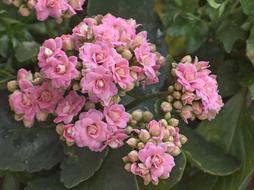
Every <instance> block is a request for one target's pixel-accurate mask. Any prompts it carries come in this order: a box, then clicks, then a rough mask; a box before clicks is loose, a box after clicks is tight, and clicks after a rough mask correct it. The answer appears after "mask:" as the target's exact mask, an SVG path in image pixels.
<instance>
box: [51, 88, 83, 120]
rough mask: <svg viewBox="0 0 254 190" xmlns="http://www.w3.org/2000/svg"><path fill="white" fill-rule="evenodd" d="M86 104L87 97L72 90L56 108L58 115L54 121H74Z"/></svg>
mask: <svg viewBox="0 0 254 190" xmlns="http://www.w3.org/2000/svg"><path fill="white" fill-rule="evenodd" d="M84 105H85V97H84V96H79V95H78V94H77V93H76V92H75V91H71V92H70V93H69V94H68V95H67V96H66V97H65V98H64V99H62V100H61V101H60V102H59V104H58V105H57V108H56V111H55V113H56V115H57V117H56V118H55V120H54V122H55V123H60V122H64V123H65V124H68V123H70V122H71V121H72V119H73V117H74V116H76V115H77V114H78V113H79V112H80V111H81V109H82V108H83V106H84Z"/></svg>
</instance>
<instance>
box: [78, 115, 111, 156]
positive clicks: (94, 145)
mask: <svg viewBox="0 0 254 190" xmlns="http://www.w3.org/2000/svg"><path fill="white" fill-rule="evenodd" d="M109 134H110V131H109V129H108V126H107V124H106V123H105V122H104V121H102V118H101V114H99V113H98V111H97V112H96V111H93V112H91V113H88V114H86V113H85V114H83V116H82V118H81V119H80V120H78V121H77V122H76V123H75V137H74V138H75V142H76V144H77V146H78V147H88V148H89V149H90V150H92V151H96V152H97V151H99V152H101V151H103V150H104V149H105V148H106V144H105V141H106V140H107V139H108V136H109Z"/></svg>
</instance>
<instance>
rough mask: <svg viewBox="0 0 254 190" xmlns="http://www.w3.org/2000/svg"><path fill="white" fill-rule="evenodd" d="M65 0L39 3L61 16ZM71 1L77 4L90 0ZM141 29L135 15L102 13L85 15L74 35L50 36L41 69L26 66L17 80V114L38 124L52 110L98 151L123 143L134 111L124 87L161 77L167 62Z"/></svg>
mask: <svg viewBox="0 0 254 190" xmlns="http://www.w3.org/2000/svg"><path fill="white" fill-rule="evenodd" d="M64 2H65V1H64V0H61V1H54V0H52V1H50V0H43V1H40V0H38V1H36V5H35V8H36V10H37V11H38V10H42V13H41V16H42V17H43V18H46V17H47V16H48V15H50V16H54V15H60V12H61V10H63V9H64V10H65V8H66V7H65V4H64ZM68 2H69V3H72V6H74V5H75V7H76V8H77V9H78V8H79V7H81V5H82V4H83V3H84V1H74V0H73V1H68ZM65 3H67V2H65ZM49 5H50V7H47V6H49ZM45 6H46V8H45ZM62 6H63V7H62ZM66 6H67V5H66ZM64 7H65V8H64ZM51 12H52V14H51ZM53 12H54V14H53ZM39 15H40V14H39ZM37 16H38V15H37ZM136 28H137V25H136V23H135V21H134V20H132V19H131V20H125V19H122V18H117V17H114V16H112V15H110V14H107V15H106V16H101V15H99V16H96V17H94V18H85V19H84V21H83V22H81V23H80V24H79V25H78V26H76V27H75V28H74V29H73V33H72V34H70V35H62V36H61V37H56V38H55V39H48V40H46V41H45V42H44V43H43V45H42V46H41V48H40V51H39V54H38V66H39V68H40V72H39V73H35V74H32V73H31V72H28V71H26V70H24V69H20V70H19V72H18V76H17V80H16V81H14V83H13V82H12V85H15V88H12V90H11V91H12V92H13V93H12V94H11V95H10V96H9V102H10V106H11V109H12V110H13V111H14V112H15V119H16V120H23V122H24V124H25V126H26V127H32V125H33V123H34V121H35V119H37V120H38V121H45V120H46V119H47V116H48V115H49V114H51V115H53V116H54V122H55V123H56V124H57V127H56V130H57V132H58V133H59V134H60V136H61V139H63V140H65V141H66V143H67V144H68V145H72V144H74V143H75V144H76V145H77V146H79V147H87V148H89V149H90V150H92V151H103V150H104V149H105V148H106V147H107V146H110V147H112V148H118V147H120V146H122V145H123V142H124V140H125V139H126V138H127V137H128V136H127V134H126V130H125V128H126V126H127V122H128V120H129V114H128V113H127V112H125V108H124V106H123V105H121V104H119V102H120V96H119V92H120V91H129V90H131V89H133V88H134V86H136V85H139V84H140V83H142V85H147V84H153V83H156V82H158V77H157V75H158V73H157V71H158V69H159V68H160V66H161V65H162V64H163V62H164V58H163V57H162V56H161V55H160V54H159V53H158V52H156V51H155V50H154V49H155V48H154V45H152V44H151V43H149V42H148V40H147V38H146V32H141V33H138V34H137V33H136Z"/></svg>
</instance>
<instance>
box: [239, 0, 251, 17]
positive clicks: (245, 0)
mask: <svg viewBox="0 0 254 190" xmlns="http://www.w3.org/2000/svg"><path fill="white" fill-rule="evenodd" d="M240 2H241V5H242V8H243V11H244V13H246V14H247V15H251V14H254V1H252V0H240Z"/></svg>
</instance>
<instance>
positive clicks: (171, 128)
mask: <svg viewBox="0 0 254 190" xmlns="http://www.w3.org/2000/svg"><path fill="white" fill-rule="evenodd" d="M167 129H168V132H169V135H170V136H175V134H176V130H175V128H174V127H172V126H170V125H168V126H167Z"/></svg>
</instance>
